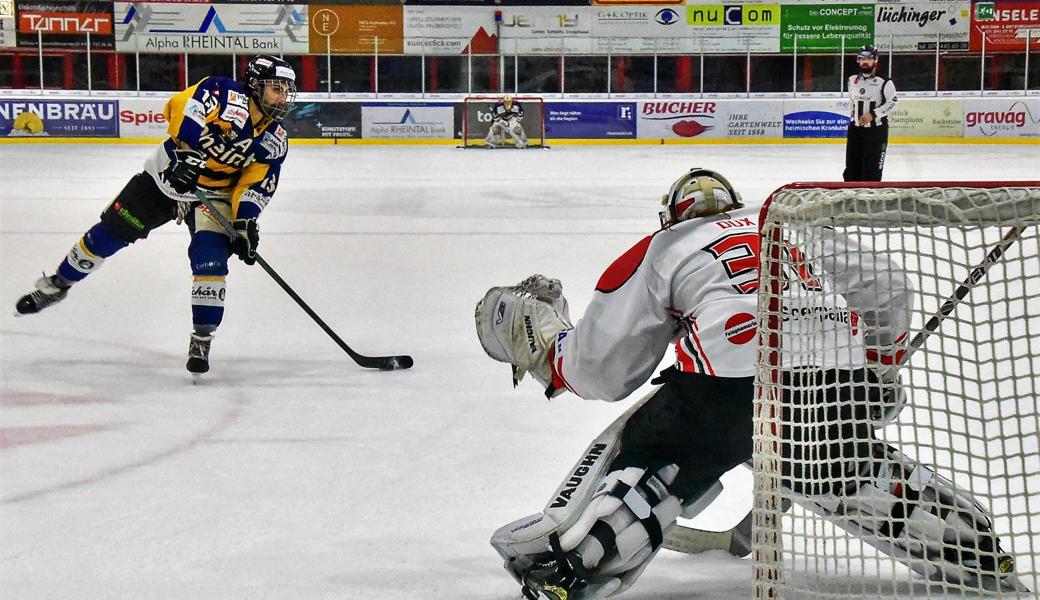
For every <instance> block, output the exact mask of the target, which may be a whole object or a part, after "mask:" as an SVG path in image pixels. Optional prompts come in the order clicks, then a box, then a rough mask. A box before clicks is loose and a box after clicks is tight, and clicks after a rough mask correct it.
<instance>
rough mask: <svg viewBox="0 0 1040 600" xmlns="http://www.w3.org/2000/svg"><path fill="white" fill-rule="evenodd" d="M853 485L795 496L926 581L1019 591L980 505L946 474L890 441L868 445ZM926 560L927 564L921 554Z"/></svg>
mask: <svg viewBox="0 0 1040 600" xmlns="http://www.w3.org/2000/svg"><path fill="white" fill-rule="evenodd" d="M875 456H876V458H875V459H874V460H873V461H870V462H868V463H865V464H864V467H863V468H861V469H860V470H859V473H858V474H857V475H856V479H857V480H859V483H858V485H857V486H846V487H845V490H846V491H845V493H843V494H841V495H834V494H824V495H821V496H816V497H812V498H807V497H805V496H795V497H794V499H795V501H796V502H799V503H800V504H801V505H802V506H805V507H806V508H808V509H810V510H812V511H813V512H816V513H817V514H820V515H823V516H826V517H828V518H829V519H830V520H832V521H833V522H834V523H835V524H836V525H838V526H839V527H841V528H842V529H845V530H846V531H849V532H851V533H853V534H855V535H856V536H857V537H859V538H861V539H862V540H863V541H865V542H867V543H868V544H870V545H872V546H874V547H875V548H878V549H879V550H882V551H883V552H885V553H887V554H889V555H891V556H893V557H894V558H896V559H897V560H899V561H900V562H902V563H903V564H905V565H907V566H908V567H910V568H911V569H913V570H914V571H916V572H917V573H919V574H921V575H924V576H925V577H928V578H929V579H933V580H942V581H947V582H950V583H957V584H963V585H965V586H970V587H980V588H983V589H988V590H994V591H997V590H1003V591H1023V590H1024V589H1025V588H1024V586H1023V584H1022V583H1021V582H1020V581H1019V580H1018V579H1017V578H1016V577H1015V576H1014V574H1013V573H1014V559H1013V557H1012V556H1011V555H1010V554H1009V553H1007V552H1004V551H1003V550H1002V549H1001V547H1000V541H999V539H998V538H997V536H996V534H995V533H994V532H993V527H992V521H991V519H990V517H989V515H988V514H987V512H986V510H985V509H984V508H983V507H982V506H981V505H980V504H979V503H978V502H977V501H976V500H975V499H974V498H972V497H971V496H970V495H968V494H967V493H966V492H964V491H963V490H960V489H958V488H957V487H956V486H955V485H954V484H953V483H952V482H951V481H950V480H948V479H946V478H945V477H943V476H941V475H939V474H937V473H935V472H934V471H933V470H932V469H930V468H928V467H927V466H925V465H922V464H921V463H919V462H917V461H915V460H913V459H910V458H909V457H907V456H905V455H904V454H902V453H901V452H899V451H898V450H896V449H895V448H892V447H891V446H884V445H882V444H880V443H877V444H876V445H875ZM924 558H927V559H928V562H925V561H924V560H923V559H924Z"/></svg>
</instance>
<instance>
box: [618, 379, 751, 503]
mask: <svg viewBox="0 0 1040 600" xmlns="http://www.w3.org/2000/svg"><path fill="white" fill-rule="evenodd" d="M654 382H655V383H661V382H663V383H664V385H662V386H661V387H660V388H659V389H658V390H657V393H656V394H654V396H653V398H650V399H649V400H647V401H646V403H645V404H643V406H641V407H640V408H639V410H637V411H636V412H635V413H634V414H633V415H632V416H631V417H630V418H629V419H628V422H627V423H626V424H625V429H624V431H622V433H621V452H620V453H619V454H618V456H617V457H616V458H615V459H614V462H613V463H612V464H611V467H610V470H612V471H613V470H616V469H624V468H626V467H631V466H638V467H641V468H649V469H650V470H652V471H656V470H657V469H659V468H661V467H663V466H665V465H669V464H671V463H675V464H676V465H677V466H678V467H679V475H678V477H677V478H676V480H675V482H674V483H673V484H672V485H671V486H669V487H670V488H671V491H672V493H673V494H675V495H676V496H678V497H679V498H682V499H683V500H692V499H695V498H697V497H699V496H700V495H701V494H702V493H703V492H704V491H705V490H707V489H708V488H709V487H710V486H711V485H712V484H714V483H715V481H716V480H718V478H719V477H721V476H722V474H723V473H725V472H726V471H729V470H730V469H732V468H733V467H735V466H737V465H739V464H741V463H743V462H745V461H747V460H748V459H750V458H751V415H752V397H753V395H754V377H739V378H726V377H709V376H707V375H701V374H698V373H682V372H679V371H676V370H675V369H674V368H672V369H666V370H665V371H663V372H662V373H661V376H660V377H659V378H658V379H655V380H654Z"/></svg>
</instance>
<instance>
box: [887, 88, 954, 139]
mask: <svg viewBox="0 0 1040 600" xmlns="http://www.w3.org/2000/svg"><path fill="white" fill-rule="evenodd" d="M888 133H889V136H891V137H907V138H936V137H941V138H959V137H962V136H963V135H964V104H963V101H961V100H960V99H957V98H929V99H923V98H921V99H915V98H903V99H900V100H899V103H898V104H896V109H895V110H894V111H892V112H890V113H889V114H888Z"/></svg>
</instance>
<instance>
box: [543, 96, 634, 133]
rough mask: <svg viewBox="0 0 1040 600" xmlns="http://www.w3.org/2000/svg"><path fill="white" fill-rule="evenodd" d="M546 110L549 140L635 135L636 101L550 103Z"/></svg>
mask: <svg viewBox="0 0 1040 600" xmlns="http://www.w3.org/2000/svg"><path fill="white" fill-rule="evenodd" d="M545 112H546V116H545V135H546V137H548V138H549V139H554V138H556V139H599V140H602V139H630V138H634V137H636V103H635V102H548V103H546V105H545ZM528 135H530V132H528Z"/></svg>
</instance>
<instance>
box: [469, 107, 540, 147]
mask: <svg viewBox="0 0 1040 600" xmlns="http://www.w3.org/2000/svg"><path fill="white" fill-rule="evenodd" d="M504 97H505V95H504V94H503V95H500V96H469V97H467V98H466V99H465V100H464V101H463V111H462V144H461V145H462V147H463V148H482V147H484V138H485V137H486V136H487V133H488V130H489V129H490V128H491V109H492V108H493V107H494V106H495V103H497V102H498V101H499V100H501V99H502V98H504ZM513 101H514V102H516V103H518V104H520V106H522V107H523V108H524V120H523V122H522V124H523V126H524V132H525V133H526V134H527V140H528V148H547V147H548V144H547V142H546V139H545V101H544V100H542V99H541V98H539V97H537V96H513ZM504 144H506V145H508V146H512V145H513V141H512V140H511V139H509V138H508V137H507V138H506V141H505V142H504Z"/></svg>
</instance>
